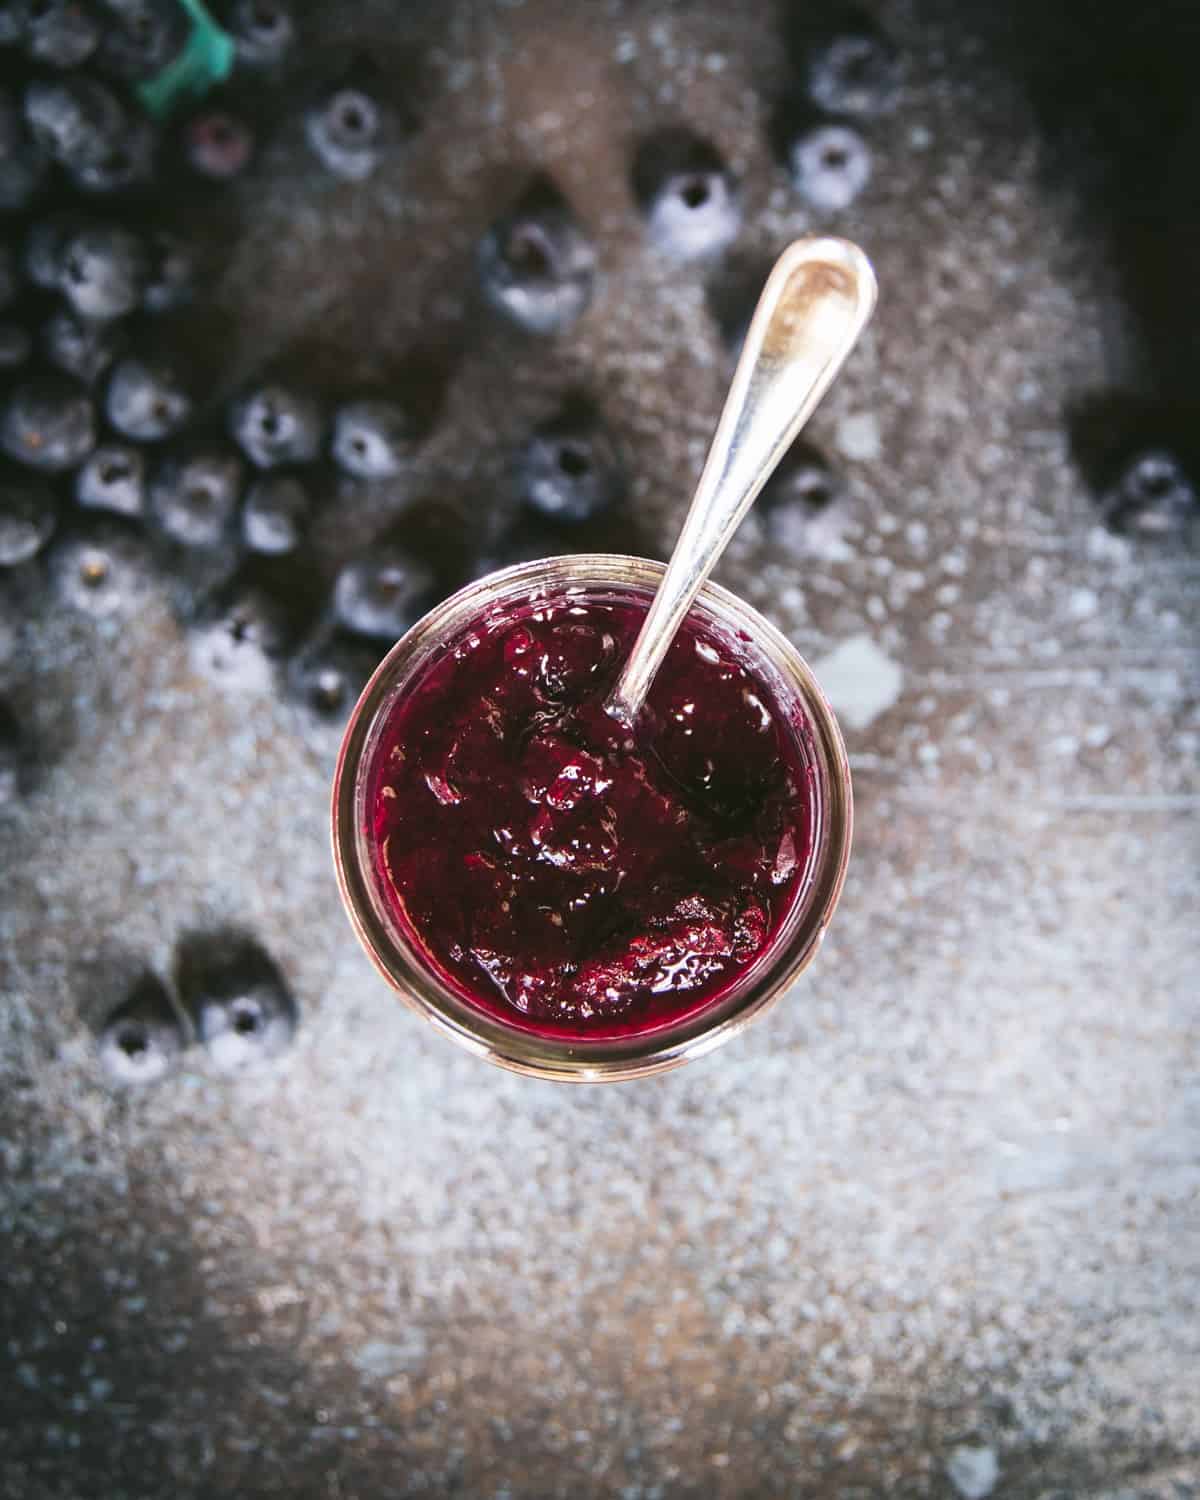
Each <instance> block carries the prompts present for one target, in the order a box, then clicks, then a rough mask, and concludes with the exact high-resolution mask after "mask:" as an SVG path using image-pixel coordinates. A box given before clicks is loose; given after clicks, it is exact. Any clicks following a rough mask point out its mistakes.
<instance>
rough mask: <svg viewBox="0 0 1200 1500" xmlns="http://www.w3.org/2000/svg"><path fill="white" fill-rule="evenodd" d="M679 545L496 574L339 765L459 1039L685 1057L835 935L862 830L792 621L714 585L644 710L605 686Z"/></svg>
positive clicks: (368, 900) (448, 1028)
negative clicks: (626, 721)
mask: <svg viewBox="0 0 1200 1500" xmlns="http://www.w3.org/2000/svg"><path fill="white" fill-rule="evenodd" d="M662 574H663V566H662V564H660V563H657V562H651V561H648V560H646V559H642V558H634V557H623V556H617V555H608V554H588V555H581V556H568V557H555V558H547V559H544V560H541V561H537V562H531V563H522V564H519V565H517V566H516V567H512V568H507V569H504V570H503V571H501V572H498V573H493V574H491V575H489V576H488V577H486V578H482V579H480V580H478V581H477V582H475V583H473V584H471V585H469V586H468V587H467V588H464V589H462V590H460V592H458V593H457V594H455V595H453V596H452V597H451V598H449V599H447V600H445V601H444V602H443V603H441V604H439V605H438V606H437V607H436V608H435V609H433V610H431V611H430V613H429V614H427V615H426V616H425V617H424V619H422V620H421V621H419V622H418V623H417V624H416V625H414V626H413V628H412V629H411V630H410V631H409V632H408V633H407V634H406V635H405V636H404V637H403V638H402V639H401V640H400V641H399V642H397V644H396V645H395V646H394V647H393V649H392V651H391V652H390V653H389V655H388V656H387V657H386V659H385V660H384V661H383V663H382V664H381V665H380V667H379V669H378V671H377V672H376V673H375V675H374V677H373V678H372V679H371V681H370V683H369V684H368V685H367V688H366V690H365V691H364V693H363V695H362V697H361V699H360V700H359V702H358V705H357V707H356V708H355V710H354V713H353V714H352V716H351V719H350V722H349V724H348V726H347V728H346V733H345V737H344V739H343V742H342V748H341V754H340V756H339V759H338V766H337V770H336V773H335V778H334V787H333V850H334V859H335V863H336V867H337V875H338V881H339V884H340V887H341V893H342V899H343V901H344V902H345V905H346V909H347V912H348V913H349V916H350V919H351V922H352V924H353V926H354V928H355V931H356V932H357V934H358V936H359V939H360V941H361V942H362V944H363V946H364V947H365V948H366V950H367V953H368V954H369V955H370V957H371V959H372V960H373V962H374V963H375V965H376V967H377V968H378V969H379V970H380V972H381V973H382V974H383V976H384V978H385V979H386V980H387V981H388V982H389V983H390V984H391V985H392V986H393V987H394V988H395V989H396V990H397V991H398V992H399V994H400V995H401V997H402V998H403V999H404V1000H405V1001H406V1002H407V1003H408V1004H409V1005H410V1006H411V1007H412V1008H413V1009H414V1010H416V1011H418V1012H419V1013H420V1014H421V1015H423V1016H425V1018H426V1019H427V1020H429V1021H431V1022H432V1023H433V1024H434V1025H435V1026H436V1027H437V1028H438V1029H439V1030H441V1031H442V1032H444V1033H445V1034H446V1035H448V1036H449V1037H451V1038H452V1039H453V1040H454V1041H456V1042H458V1043H459V1044H460V1045H462V1046H464V1047H466V1048H468V1049H469V1050H470V1051H473V1052H475V1053H477V1054H479V1055H480V1056H483V1057H486V1058H487V1059H488V1060H489V1061H491V1062H494V1063H497V1064H498V1065H500V1066H502V1067H506V1068H510V1069H512V1070H514V1071H516V1072H520V1073H526V1074H530V1075H533V1076H536V1077H541V1078H554V1079H560V1080H565V1081H574V1082H606V1081H615V1080H620V1079H627V1078H636V1077H640V1076H643V1075H647V1074H650V1073H655V1072H660V1071H662V1070H663V1069H666V1068H670V1067H674V1066H676V1065H678V1064H680V1063H683V1062H686V1061H688V1060H690V1059H691V1058H694V1057H699V1056H701V1055H702V1054H703V1053H705V1052H708V1051H710V1050H711V1049H712V1048H713V1047H716V1046H718V1045H719V1044H720V1043H721V1042H724V1041H726V1040H728V1039H729V1038H730V1037H732V1036H734V1035H736V1034H737V1033H738V1032H739V1031H740V1030H741V1029H742V1028H743V1027H744V1026H745V1025H746V1024H747V1023H748V1022H749V1021H750V1020H752V1019H753V1018H754V1017H755V1016H757V1015H760V1014H762V1013H763V1012H764V1011H765V1010H766V1009H767V1008H768V1007H769V1006H770V1005H771V1004H772V1003H773V1002H774V1001H775V1000H777V999H778V998H779V997H780V996H781V995H782V994H783V993H784V992H785V991H786V990H787V989H788V987H789V986H790V985H791V984H792V982H793V981H794V980H795V979H796V978H797V977H798V976H799V974H800V973H801V972H802V970H803V969H804V968H805V967H806V965H807V964H808V963H809V961H810V960H811V958H812V957H813V955H814V953H815V952H816V949H817V947H818V945H819V943H820V940H821V937H822V935H823V933H824V930H825V927H826V925H827V924H828V922H829V920H830V917H831V916H832V914H833V910H834V907H835V906H836V904H837V900H838V896H839V894H840V892H841V887H842V883H843V880H844V878H845V873H846V863H847V860H848V858H849V852H850V834H851V823H852V801H851V791H850V771H849V765H848V762H847V759H846V752H845V746H844V745H843V743H842V737H841V733H840V731H839V729H838V726H837V722H836V720H835V719H834V716H833V711H832V710H831V708H830V707H829V704H828V703H827V701H826V700H825V697H824V695H823V694H822V692H821V690H820V688H819V687H818V686H817V683H816V680H815V679H814V677H813V675H812V673H811V671H810V670H809V668H808V666H807V665H806V664H805V662H804V661H803V660H802V658H801V657H800V655H799V654H798V653H797V651H796V650H795V648H794V647H793V646H792V645H791V644H790V642H789V641H788V640H787V639H786V638H785V637H784V636H782V635H781V634H780V633H779V632H778V631H777V630H776V629H775V628H774V627H773V626H771V625H770V624H769V623H768V622H767V621H766V620H764V619H763V618H762V617H761V616H760V615H759V614H758V613H757V612H756V611H755V610H753V609H751V608H750V606H749V605H748V604H746V603H744V602H743V601H742V600H740V599H738V598H737V597H736V596H735V595H733V594H731V593H729V592H728V591H726V590H725V589H722V588H719V587H717V586H716V585H713V584H706V585H705V587H704V588H703V590H702V591H701V593H700V595H699V598H698V599H697V602H696V604H695V605H694V606H693V608H692V611H691V613H690V614H689V615H688V618H687V620H686V621H685V622H684V626H683V629H682V630H681V631H680V633H679V635H678V637H677V638H676V641H675V643H674V644H673V645H672V648H671V651H670V653H669V654H668V656H667V659H666V661H665V663H664V666H663V668H662V670H661V672H660V673H659V676H658V678H657V679H656V680H655V683H654V685H653V687H652V689H651V692H650V694H649V697H648V699H647V703H646V706H645V709H644V710H643V714H642V716H641V717H640V718H639V721H638V724H637V726H636V727H635V729H634V730H633V731H631V730H629V729H628V728H626V727H624V726H622V725H621V724H619V723H618V722H617V721H616V720H614V719H612V718H610V716H609V715H608V714H607V713H606V712H605V710H604V707H603V704H604V699H605V696H606V694H607V692H608V691H609V689H610V688H611V686H612V684H613V682H614V681H615V679H616V676H617V673H618V672H619V670H620V667H621V665H622V664H623V662H624V660H625V658H626V656H627V654H628V651H629V648H630V646H631V645H632V643H633V638H634V636H635V635H636V632H637V629H638V627H639V626H640V624H641V621H642V619H643V618H644V616H645V613H646V610H647V609H648V607H649V604H650V601H651V599H652V597H653V595H654V592H655V590H656V589H657V587H658V584H659V582H660V581H661V578H662Z"/></svg>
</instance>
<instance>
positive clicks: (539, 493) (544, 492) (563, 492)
mask: <svg viewBox="0 0 1200 1500" xmlns="http://www.w3.org/2000/svg"><path fill="white" fill-rule="evenodd" d="M516 477H517V485H518V489H519V492H520V495H521V498H522V500H523V501H524V503H525V504H526V505H527V506H529V508H530V509H531V510H534V511H537V512H539V513H540V514H541V515H543V516H545V517H546V519H547V520H550V521H558V522H561V523H575V522H579V521H590V520H592V519H593V518H594V517H595V516H598V515H601V514H602V513H603V512H604V511H606V510H608V509H609V508H610V507H611V506H613V505H615V504H616V503H617V502H618V501H619V500H620V499H621V498H622V497H623V495H624V493H625V472H624V469H623V467H622V465H621V461H620V458H619V456H618V454H617V450H616V445H615V443H614V442H613V439H612V437H611V435H610V434H609V432H608V431H607V429H606V428H605V427H604V425H603V423H602V422H601V420H600V416H599V413H598V412H596V410H595V409H594V408H593V407H592V406H591V405H590V403H588V402H586V401H584V400H582V399H579V398H576V399H573V400H571V401H569V402H568V403H567V404H566V405H565V406H564V407H563V409H562V411H560V412H559V413H558V414H557V415H556V416H555V417H553V418H551V420H550V421H548V422H544V423H543V424H542V425H541V426H540V427H539V428H538V429H537V431H536V432H534V434H533V435H532V437H530V439H529V441H528V442H527V443H526V444H525V446H524V448H523V449H522V450H521V453H520V456H519V459H518V462H517V475H516Z"/></svg>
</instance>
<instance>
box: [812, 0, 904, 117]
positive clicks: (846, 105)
mask: <svg viewBox="0 0 1200 1500" xmlns="http://www.w3.org/2000/svg"><path fill="white" fill-rule="evenodd" d="M794 43H795V45H796V49H797V50H798V52H799V54H800V56H799V62H800V66H801V69H802V72H803V75H804V82H805V88H806V91H807V93H808V96H809V98H810V99H811V100H812V102H813V103H814V104H815V105H817V106H818V107H819V108H820V109H823V110H825V111H826V113H828V114H833V115H873V114H879V113H881V112H882V111H884V110H887V109H890V108H891V107H892V106H893V105H894V104H895V102H896V96H897V92H898V85H899V71H900V69H899V61H900V59H899V54H898V53H897V51H896V46H895V43H894V42H892V40H891V38H890V37H888V36H887V35H886V34H885V33H884V32H883V31H881V30H880V28H879V25H878V24H877V22H876V21H875V20H874V18H873V17H872V16H870V15H869V14H868V13H867V12H866V11H865V10H863V9H861V8H860V7H858V6H857V5H846V6H843V7H842V8H841V10H840V12H839V13H838V15H837V16H836V17H835V18H834V20H833V22H832V24H830V23H828V22H826V23H825V24H823V25H821V26H820V29H815V28H813V27H810V26H808V25H807V24H806V23H805V22H803V21H802V29H801V30H800V31H799V32H798V33H797V34H796V36H795V38H794Z"/></svg>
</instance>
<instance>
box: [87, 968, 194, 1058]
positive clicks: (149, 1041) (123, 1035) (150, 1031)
mask: <svg viewBox="0 0 1200 1500" xmlns="http://www.w3.org/2000/svg"><path fill="white" fill-rule="evenodd" d="M186 1045H187V1034H186V1032H185V1031H184V1027H183V1023H182V1022H181V1020H180V1018H179V1016H178V1014H177V1012H176V1010H175V1007H174V1006H173V1005H172V1004H171V998H170V996H169V995H168V994H167V991H166V988H165V987H164V985H163V984H162V982H161V981H160V980H159V979H157V978H155V976H154V975H153V974H143V975H142V976H141V977H140V978H139V979H138V980H137V981H136V982H135V983H134V985H133V986H132V987H131V989H130V992H129V994H128V995H127V996H126V998H125V999H124V1000H123V1001H122V1002H121V1004H120V1005H118V1006H117V1008H116V1009H115V1010H114V1011H113V1012H112V1013H111V1014H110V1016H109V1017H108V1019H107V1021H105V1023H104V1025H103V1027H102V1028H101V1030H100V1036H99V1055H100V1066H101V1067H102V1068H103V1069H104V1071H105V1072H106V1073H107V1074H108V1076H109V1078H110V1079H112V1081H113V1082H114V1083H120V1084H125V1085H131V1084H139V1083H154V1082H155V1081H156V1080H157V1079H159V1078H162V1077H164V1075H166V1074H167V1073H169V1072H170V1071H171V1069H172V1068H174V1067H175V1066H176V1065H177V1063H178V1062H179V1058H180V1054H181V1053H182V1052H183V1049H184V1047H185V1046H186Z"/></svg>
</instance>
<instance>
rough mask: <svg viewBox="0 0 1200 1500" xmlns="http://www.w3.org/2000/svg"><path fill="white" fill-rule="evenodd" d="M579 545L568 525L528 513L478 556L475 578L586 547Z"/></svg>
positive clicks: (473, 573) (473, 575)
mask: <svg viewBox="0 0 1200 1500" xmlns="http://www.w3.org/2000/svg"><path fill="white" fill-rule="evenodd" d="M587 550H589V549H588V548H585V547H580V546H579V544H578V542H577V541H576V539H575V538H574V536H572V534H571V532H570V530H569V529H567V528H565V527H563V526H561V525H556V524H554V523H553V522H551V521H548V520H546V518H545V517H544V516H539V515H526V516H524V517H522V518H521V519H520V520H518V521H516V522H515V523H514V524H513V525H512V526H510V527H509V528H508V529H507V530H506V531H504V532H502V534H501V535H500V537H499V538H498V539H497V540H496V541H495V542H494V543H492V544H490V545H489V546H486V547H484V548H483V549H482V550H481V551H480V552H479V553H478V554H477V556H476V557H475V559H474V564H473V566H472V569H471V576H472V578H483V577H485V576H486V575H487V574H488V573H495V572H496V571H497V570H498V569H500V568H510V567H513V566H515V564H517V563H525V562H536V561H537V560H539V559H540V558H543V557H561V556H562V555H563V554H564V553H565V552H580V551H587Z"/></svg>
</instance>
